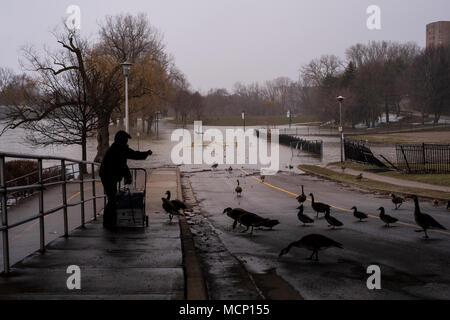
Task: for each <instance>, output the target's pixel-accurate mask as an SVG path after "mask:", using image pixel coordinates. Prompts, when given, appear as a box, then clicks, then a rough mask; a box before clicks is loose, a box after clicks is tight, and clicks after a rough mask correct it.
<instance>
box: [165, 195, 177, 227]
mask: <svg viewBox="0 0 450 320" xmlns="http://www.w3.org/2000/svg"><path fill="white" fill-rule="evenodd" d="M161 200H162V202H163V204H162V207H163V209H164V210H165V211H166V213H168V214H169V219H170V222H172V220H173V217H174V216H176V215H179V213H178V210H177V209H176V208H175V207H174V206H173V204H172V203H171V202H170V201H169V200H167V199H166V198H161Z"/></svg>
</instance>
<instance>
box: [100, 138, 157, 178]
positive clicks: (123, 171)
mask: <svg viewBox="0 0 450 320" xmlns="http://www.w3.org/2000/svg"><path fill="white" fill-rule="evenodd" d="M148 156H149V154H148V153H147V152H139V151H134V150H132V149H130V148H129V147H128V145H127V144H121V143H117V142H114V143H113V144H112V145H111V147H110V148H109V150H108V151H107V152H106V154H105V157H104V158H103V162H102V165H101V166H100V177H101V178H102V179H105V180H112V181H116V182H120V181H121V180H122V179H123V178H125V181H127V180H129V181H131V178H132V177H131V173H130V169H129V168H128V166H127V160H128V159H130V160H145V159H147V157H148Z"/></svg>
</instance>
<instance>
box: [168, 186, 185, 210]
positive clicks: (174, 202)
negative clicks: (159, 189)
mask: <svg viewBox="0 0 450 320" xmlns="http://www.w3.org/2000/svg"><path fill="white" fill-rule="evenodd" d="M166 195H167V200H168V201H169V202H170V203H171V204H172V205H173V206H174V207H175V209H176V210H177V212H178V211H180V209H182V210H186V209H187V207H186V205H185V204H184V202H183V201H180V200H178V199H174V200H170V198H171V196H172V194H171V192H170V191H166Z"/></svg>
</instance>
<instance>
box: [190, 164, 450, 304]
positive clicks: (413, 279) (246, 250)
mask: <svg viewBox="0 0 450 320" xmlns="http://www.w3.org/2000/svg"><path fill="white" fill-rule="evenodd" d="M186 175H187V176H188V177H189V178H190V181H191V184H192V188H193V190H194V192H195V196H196V198H197V200H198V201H199V203H200V207H201V209H202V213H203V214H204V215H205V216H206V217H207V218H208V220H209V221H210V222H211V224H212V225H213V227H214V228H215V231H216V232H217V234H218V235H219V236H220V238H221V240H222V242H223V243H224V245H225V246H226V247H227V248H228V250H230V251H231V252H232V253H233V254H234V255H235V256H236V257H237V258H239V259H240V260H241V261H242V262H243V263H244V264H245V266H246V268H247V269H248V270H250V271H251V272H253V273H266V272H268V271H272V272H273V271H275V272H276V273H277V274H278V275H279V276H281V277H282V278H284V279H285V280H286V281H287V282H289V283H290V284H291V285H292V286H293V287H294V288H295V289H296V290H297V291H298V292H299V293H300V294H301V295H302V296H303V297H304V298H306V299H450V276H449V274H448V266H449V265H450V241H449V240H450V233H449V232H448V231H447V232H443V233H438V232H434V231H433V232H429V235H430V238H431V239H428V240H425V239H423V238H422V237H423V233H416V232H415V230H416V228H415V227H414V225H415V223H414V217H413V212H414V205H413V202H412V201H411V200H409V201H408V202H407V203H405V204H403V206H402V207H401V208H400V209H399V210H393V209H394V206H393V204H392V202H391V200H390V198H389V197H388V196H387V195H381V194H376V193H374V192H367V191H360V190H356V189H352V188H351V187H349V186H344V185H341V184H338V183H335V182H331V181H327V180H322V179H319V178H315V177H311V176H308V175H298V174H293V173H286V172H284V173H279V174H278V175H276V176H269V177H267V178H266V182H267V183H269V184H271V185H272V186H274V187H277V188H281V189H283V190H285V191H288V192H291V193H294V194H299V193H301V189H300V185H301V184H304V185H305V193H307V194H309V193H310V192H313V193H314V195H315V197H316V201H321V202H326V203H328V204H330V205H333V206H336V207H339V208H342V209H350V208H351V207H352V206H355V205H356V206H357V207H358V209H359V210H360V211H363V212H366V213H368V214H371V215H373V216H377V215H378V211H376V209H378V208H379V207H380V206H384V207H385V208H386V213H387V214H390V215H393V216H395V217H397V218H399V219H400V221H401V222H402V224H396V225H395V226H394V227H392V228H386V227H384V224H383V223H382V222H381V221H380V220H378V219H376V218H374V217H371V218H369V219H368V221H367V222H358V221H357V219H355V218H354V217H353V215H352V214H351V213H349V212H347V211H343V210H338V209H332V215H334V216H335V217H336V218H338V219H339V220H341V221H342V222H343V223H344V227H343V228H340V229H337V230H330V229H329V228H328V223H327V222H326V221H325V219H324V218H323V217H322V215H321V216H320V218H319V219H316V221H315V223H314V225H312V226H308V227H303V226H302V224H301V223H300V222H299V221H298V219H297V210H296V208H297V207H298V203H297V201H296V199H295V196H294V195H291V194H289V193H286V192H285V191H282V190H279V189H276V188H273V187H270V186H267V185H264V184H262V183H261V182H259V181H257V180H256V179H255V178H254V177H251V176H247V177H246V176H245V174H244V173H243V172H241V171H240V170H236V169H235V170H234V171H233V172H232V173H228V172H224V171H216V172H199V173H190V174H186ZM237 179H240V181H241V186H242V187H243V190H244V192H243V196H242V198H238V197H236V195H235V194H234V189H235V187H236V185H237V183H236V180H237ZM226 207H240V208H243V209H246V210H248V211H251V212H255V213H257V214H260V215H261V216H263V217H267V218H273V219H278V220H280V222H281V224H280V225H278V226H277V227H275V229H274V230H273V231H263V230H255V232H254V234H253V236H251V235H250V233H241V231H242V230H244V229H243V228H241V229H236V230H232V229H231V225H232V222H233V221H232V220H231V219H230V218H228V217H227V216H226V215H224V214H223V213H222V212H223V209H224V208H226ZM421 209H422V211H423V212H425V213H428V214H431V215H432V216H433V217H434V218H435V219H436V220H437V221H439V222H440V223H441V224H442V225H444V226H445V227H447V229H449V228H450V212H448V211H447V210H446V209H445V207H444V206H441V207H438V208H436V207H433V206H432V204H431V203H430V202H429V201H428V202H423V201H422V202H421ZM305 213H306V214H307V215H309V216H310V217H314V218H315V213H314V212H313V210H312V208H311V204H310V202H306V203H305ZM311 233H318V234H322V235H325V236H327V237H330V238H332V239H334V240H336V241H338V242H340V243H342V244H343V246H344V249H343V250H340V249H335V248H333V249H328V250H327V251H324V252H321V253H320V255H319V258H320V261H319V262H313V261H307V260H305V258H306V257H308V256H309V255H310V252H309V251H306V250H305V249H297V248H293V249H292V250H291V251H290V252H289V254H287V255H285V256H283V257H282V258H278V254H279V253H280V251H281V249H283V248H284V247H286V246H287V245H288V244H289V243H291V242H293V241H296V240H299V239H300V238H302V237H303V236H305V235H307V234H311ZM370 265H378V266H379V267H380V268H381V287H382V289H381V290H368V289H367V285H366V281H367V279H368V277H369V276H370V275H369V274H367V267H368V266H370Z"/></svg>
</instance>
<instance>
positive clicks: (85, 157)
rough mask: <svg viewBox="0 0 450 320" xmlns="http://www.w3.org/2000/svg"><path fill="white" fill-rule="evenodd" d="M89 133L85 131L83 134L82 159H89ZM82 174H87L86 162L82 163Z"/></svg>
mask: <svg viewBox="0 0 450 320" xmlns="http://www.w3.org/2000/svg"><path fill="white" fill-rule="evenodd" d="M86 136H87V133H86V132H85V131H84V132H83V133H82V136H81V160H83V161H87V137H86ZM81 174H87V166H86V164H85V163H83V164H82V165H81Z"/></svg>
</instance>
